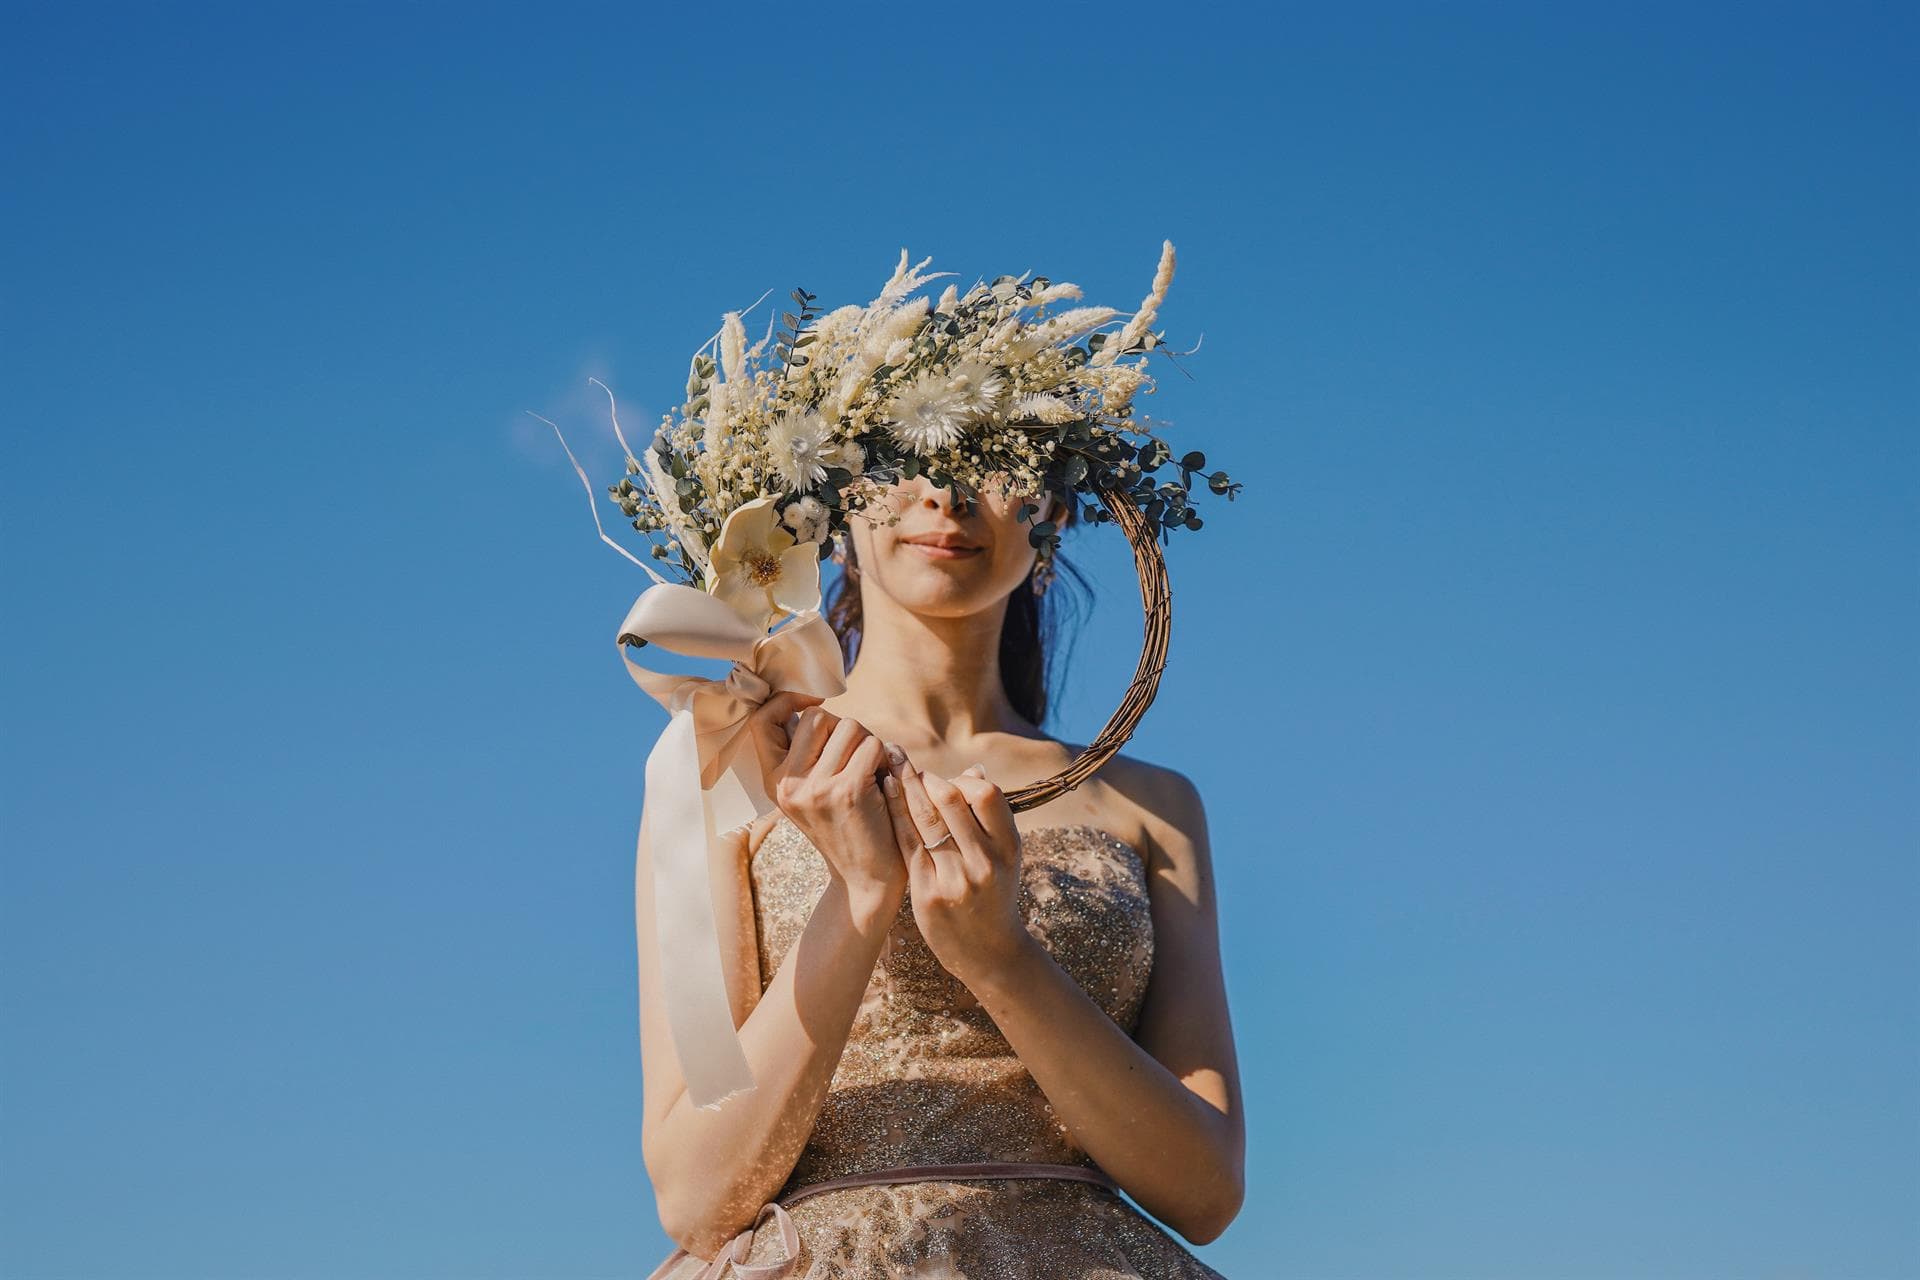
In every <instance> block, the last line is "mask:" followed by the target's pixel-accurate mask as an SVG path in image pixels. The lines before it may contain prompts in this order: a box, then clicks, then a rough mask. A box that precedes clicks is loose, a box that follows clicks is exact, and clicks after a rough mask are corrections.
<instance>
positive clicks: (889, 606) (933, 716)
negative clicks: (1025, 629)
mask: <svg viewBox="0 0 1920 1280" xmlns="http://www.w3.org/2000/svg"><path fill="white" fill-rule="evenodd" d="M1006 606H1007V602H1006V598H1005V597H1004V596H1003V597H1001V598H1000V599H999V600H998V601H997V602H996V603H995V604H994V606H993V607H992V608H989V609H985V610H982V611H981V612H979V613H975V614H969V615H966V616H963V617H953V618H945V617H935V616H928V615H923V614H917V613H913V612H910V611H908V610H906V609H902V608H900V607H899V605H898V604H896V603H895V602H894V601H893V600H891V599H889V598H887V597H886V596H884V595H882V594H881V593H880V592H877V591H876V592H873V593H871V594H870V595H869V596H868V597H867V598H866V599H864V600H863V601H862V602H861V622H860V650H859V653H858V654H857V655H856V656H855V658H854V663H853V669H852V670H851V671H849V672H848V673H847V691H846V692H845V693H844V694H842V695H841V696H840V697H838V698H835V699H833V700H832V701H833V704H834V705H833V706H831V707H829V708H828V709H829V710H831V711H833V712H834V713H835V714H839V715H848V716H852V717H853V718H854V719H856V720H858V721H860V723H862V724H864V725H866V726H867V727H868V728H869V729H871V730H872V731H873V732H875V733H878V734H881V735H882V736H884V737H887V738H888V739H889V740H891V741H894V742H898V743H899V744H900V745H901V746H902V747H904V748H906V749H907V751H909V752H912V751H913V749H914V748H915V747H916V746H920V747H923V748H924V747H926V746H928V745H930V744H933V743H946V744H948V745H955V744H960V743H964V742H966V741H968V740H969V739H972V738H975V737H978V736H980V735H982V734H989V733H1021V734H1025V733H1031V732H1032V731H1033V726H1031V725H1029V724H1028V723H1027V722H1026V721H1025V720H1024V719H1022V718H1021V716H1020V714H1019V712H1017V711H1015V710H1014V708H1013V704H1012V702H1011V701H1009V700H1008V698H1007V691H1006V688H1005V686H1004V685H1003V684H1002V683H1001V678H1000V626H1001V622H1002V620H1003V618H1004V616H1005V614H1006Z"/></svg>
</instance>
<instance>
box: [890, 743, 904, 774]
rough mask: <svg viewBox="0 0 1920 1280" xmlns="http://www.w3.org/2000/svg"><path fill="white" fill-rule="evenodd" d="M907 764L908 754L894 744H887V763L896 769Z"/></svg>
mask: <svg viewBox="0 0 1920 1280" xmlns="http://www.w3.org/2000/svg"><path fill="white" fill-rule="evenodd" d="M906 762H907V753H906V752H904V751H902V750H901V749H900V748H899V747H898V746H897V745H895V744H894V743H891V742H889V743H888V744H887V763H888V764H890V765H892V766H893V767H894V768H896V769H898V768H899V767H900V766H901V765H903V764H905V763H906Z"/></svg>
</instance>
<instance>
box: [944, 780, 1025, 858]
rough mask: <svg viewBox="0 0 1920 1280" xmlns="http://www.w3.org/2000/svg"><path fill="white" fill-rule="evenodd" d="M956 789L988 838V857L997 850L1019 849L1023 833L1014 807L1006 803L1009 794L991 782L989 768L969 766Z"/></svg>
mask: <svg viewBox="0 0 1920 1280" xmlns="http://www.w3.org/2000/svg"><path fill="white" fill-rule="evenodd" d="M976 771H977V772H976ZM953 785H954V786H956V787H958V788H960V794H962V795H964V796H965V797H966V798H967V805H968V807H969V808H971V809H972V810H973V816H974V819H975V820H976V821H977V822H979V824H980V830H981V831H982V833H984V834H985V836H986V847H987V850H988V851H989V853H991V852H993V851H995V850H998V851H1001V852H1002V853H1005V852H1006V851H1008V850H1014V849H1018V848H1019V847H1020V829H1019V827H1017V826H1015V825H1014V821H1013V806H1012V805H1010V804H1008V803H1007V793H1006V792H1004V791H1002V790H1001V789H1000V788H999V787H998V786H997V785H996V784H994V783H993V782H990V781H988V779H987V776H986V766H984V765H977V764H976V765H971V766H969V767H968V769H967V771H966V772H965V773H962V774H961V775H960V776H959V777H957V778H955V779H954V780H953Z"/></svg>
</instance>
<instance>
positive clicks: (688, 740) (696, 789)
mask: <svg viewBox="0 0 1920 1280" xmlns="http://www.w3.org/2000/svg"><path fill="white" fill-rule="evenodd" d="M628 636H638V637H639V638H641V639H643V640H645V641H646V642H647V643H648V644H649V645H658V646H659V647H660V648H662V649H667V650H671V651H672V652H674V653H679V654H685V655H687V656H689V657H698V658H722V659H731V660H732V662H733V666H732V667H731V668H729V670H728V671H727V674H726V676H725V677H724V678H722V679H718V680H714V679H709V678H708V677H706V676H693V675H670V674H668V673H666V672H661V671H650V670H648V669H647V668H645V667H643V666H640V665H639V664H638V663H636V662H634V661H633V659H631V658H629V657H628V656H627V642H626V637H628ZM615 645H616V647H617V648H618V649H619V651H620V660H621V661H622V662H624V663H625V664H626V667H627V671H628V673H629V674H630V675H632V676H633V679H634V683H636V684H638V685H639V686H640V687H641V688H642V689H645V690H646V691H647V693H649V694H650V695H652V696H653V698H654V699H655V700H656V701H658V702H659V703H660V705H661V706H663V707H665V708H666V709H667V713H668V717H669V718H668V721H667V727H666V728H665V729H663V730H662V731H661V733H660V737H659V739H658V740H657V741H656V742H655V743H654V745H653V750H652V752H650V753H649V754H648V756H647V789H646V797H645V801H644V804H643V807H642V809H641V830H642V832H643V833H644V835H645V838H646V840H647V844H648V847H649V848H650V849H651V850H652V854H653V901H654V927H655V935H656V937H657V938H658V940H659V944H660V948H659V953H658V955H657V957H656V962H657V963H658V964H659V966H660V984H661V988H662V990H663V991H664V993H665V1003H666V1011H667V1022H668V1025H669V1027H670V1028H671V1029H672V1032H673V1045H674V1050H675V1052H676V1053H677V1055H678V1056H679V1059H680V1072H681V1076H682V1077H683V1078H684V1079H685V1081H686V1085H687V1096H688V1098H689V1099H691V1100H692V1102H693V1104H694V1105H695V1106H697V1107H705V1108H709V1109H712V1108H717V1107H718V1106H719V1105H720V1104H721V1103H722V1102H724V1101H726V1099H728V1098H729V1097H732V1096H733V1095H734V1094H736V1093H742V1092H745V1091H746V1090H749V1089H752V1088H753V1087H754V1079H753V1071H752V1068H750V1067H749V1066H748V1065H747V1057H746V1053H745V1051H744V1050H743V1049H742V1048H741V1046H740V1034H739V1032H738V1031H737V1030H736V1029H735V1028H734V1025H733V1007H732V1004H731V1003H730V1002H729V1000H728V998H727V988H726V977H725V972H724V970H723V969H722V968H721V960H720V938H719V930H718V926H717V921H716V918H715V915H714V902H713V882H712V880H711V879H710V875H711V872H710V870H709V868H710V867H711V866H712V865H713V864H714V861H715V860H716V859H718V858H722V857H724V856H726V853H725V847H724V845H723V844H722V841H721V837H722V836H723V835H724V834H726V833H728V832H731V831H733V830H734V829H735V828H737V827H741V826H745V825H746V824H747V823H750V822H752V821H753V820H754V819H755V818H758V817H760V816H761V815H762V814H765V813H767V812H769V811H770V810H772V809H773V807H774V803H773V800H772V798H771V797H770V796H769V795H768V794H767V790H766V779H765V777H764V776H763V775H762V773H761V769H760V756H759V753H758V752H757V751H756V750H755V749H754V746H753V743H752V741H751V736H750V735H749V734H748V733H747V732H746V721H747V717H748V716H750V715H751V714H752V713H753V712H754V711H755V709H757V708H758V707H759V706H760V705H761V704H762V703H764V702H765V701H766V700H767V699H768V698H770V697H772V696H773V695H774V694H775V693H779V692H782V691H785V690H793V691H797V692H800V693H808V694H813V695H815V696H817V697H821V698H831V697H834V696H835V695H837V694H840V693H842V692H844V691H845V690H846V687H847V685H846V672H845V658H844V657H843V655H842V654H841V651H840V639H839V637H838V636H837V635H835V634H834V630H833V628H832V627H831V626H830V625H828V623H827V620H826V619H825V618H824V617H822V616H821V615H820V612H819V611H818V610H817V609H809V610H808V611H806V612H805V613H799V614H794V615H793V616H792V617H791V618H790V619H789V620H788V621H787V623H786V625H784V626H782V627H780V628H779V629H778V630H776V631H774V632H772V633H770V634H769V633H765V632H763V631H761V630H760V629H759V628H757V627H756V626H755V625H754V624H753V623H752V622H751V621H749V620H748V619H746V618H743V617H741V616H740V614H739V613H737V612H735V611H734V609H733V608H732V607H731V606H729V605H728V604H726V603H725V602H724V601H722V600H720V599H719V598H718V597H715V596H712V595H709V594H708V593H707V592H705V591H702V590H700V589H699V588H697V587H688V586H682V585H680V584H679V583H674V582H661V583H659V585H657V586H653V587H649V588H647V590H646V591H644V592H643V593H641V596H640V598H639V599H638V600H636V601H634V604H633V608H632V609H630V610H628V611H627V617H626V620H625V621H624V622H622V623H621V624H620V630H619V632H618V633H617V634H616V637H615ZM708 778H712V782H711V784H708V783H707V782H706V781H705V780H706V779H708Z"/></svg>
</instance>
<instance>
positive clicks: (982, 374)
mask: <svg viewBox="0 0 1920 1280" xmlns="http://www.w3.org/2000/svg"><path fill="white" fill-rule="evenodd" d="M947 390H949V391H951V392H952V393H953V394H954V397H955V399H956V401H957V403H958V404H959V405H960V407H961V410H962V411H963V412H964V413H966V414H967V415H968V416H969V417H971V418H972V419H973V420H974V421H975V422H982V423H985V422H991V421H993V420H994V419H996V418H998V417H999V416H1000V414H1001V413H1002V412H1003V411H1004V410H1005V409H1006V407H1007V398H1008V396H1009V395H1010V394H1011V392H1012V390H1013V384H1012V383H1010V382H1008V381H1007V378H1006V375H1005V374H1003V373H1001V372H1000V370H998V369H996V368H994V367H993V366H992V365H990V364H987V363H986V362H985V361H982V360H963V361H961V362H960V363H959V364H958V365H956V366H954V369H953V372H951V373H949V374H948V375H947Z"/></svg>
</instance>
